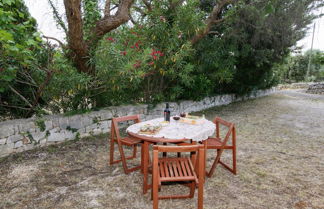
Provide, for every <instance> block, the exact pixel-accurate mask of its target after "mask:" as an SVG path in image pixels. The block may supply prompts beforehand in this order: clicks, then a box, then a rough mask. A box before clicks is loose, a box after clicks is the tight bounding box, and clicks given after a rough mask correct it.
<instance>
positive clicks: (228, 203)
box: [0, 90, 324, 209]
mask: <svg viewBox="0 0 324 209" xmlns="http://www.w3.org/2000/svg"><path fill="white" fill-rule="evenodd" d="M197 114H205V115H206V117H207V118H209V119H212V118H214V117H215V116H221V117H222V118H224V119H225V120H229V121H232V122H234V123H235V124H236V126H237V146H238V161H237V164H238V174H237V175H236V176H234V175H232V174H231V173H230V172H228V171H227V170H225V169H223V168H222V167H218V168H217V169H216V172H215V173H214V175H213V176H212V177H211V178H208V179H206V183H205V193H204V208H207V209H208V208H249V209H250V208H297V209H302V208H324V197H323V194H324V185H323V184H324V163H323V159H324V150H323V147H324V146H323V145H324V96H320V95H308V94H305V93H303V92H301V91H296V90H294V91H281V92H279V93H277V94H273V95H271V96H267V97H263V98H259V99H255V100H249V101H243V102H239V103H234V104H231V105H227V106H222V107H217V108H213V109H210V110H207V111H204V112H200V113H197ZM108 148H109V147H108V145H107V139H106V137H105V136H101V137H96V138H89V139H84V140H81V141H78V142H67V143H65V144H61V145H57V146H51V147H47V148H42V149H39V150H34V151H29V152H25V153H20V154H17V155H12V156H10V157H7V158H3V159H0V168H1V170H0V208H42V209H43V208H44V209H45V208H55V209H57V208H68V209H70V208H112V209H119V208H130V209H135V208H138V209H145V208H152V201H151V199H150V194H146V195H142V175H141V174H140V173H139V172H133V173H131V174H129V175H125V174H124V173H123V170H122V168H121V165H120V164H119V165H114V166H108V164H107V162H108ZM225 154H226V155H225V156H224V157H225V159H226V160H227V159H229V157H230V153H225ZM213 156H214V153H213V152H212V151H209V153H208V164H209V165H210V164H211V163H212V160H213ZM137 162H138V161H137ZM137 162H132V163H134V164H135V163H137ZM180 187H181V186H180ZM173 188H175V190H176V191H178V190H182V189H184V188H183V187H181V188H179V187H170V189H171V190H172V189H173ZM196 197H197V194H196V195H195V198H193V199H185V200H160V201H159V206H160V208H166V209H169V208H173V209H176V208H188V209H189V208H196V205H197V199H196Z"/></svg>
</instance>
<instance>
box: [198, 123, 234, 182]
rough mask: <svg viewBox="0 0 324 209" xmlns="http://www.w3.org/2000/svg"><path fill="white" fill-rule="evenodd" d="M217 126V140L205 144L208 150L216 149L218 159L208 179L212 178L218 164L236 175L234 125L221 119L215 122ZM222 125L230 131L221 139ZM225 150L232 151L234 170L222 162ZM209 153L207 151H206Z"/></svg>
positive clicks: (210, 139)
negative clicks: (229, 142)
mask: <svg viewBox="0 0 324 209" xmlns="http://www.w3.org/2000/svg"><path fill="white" fill-rule="evenodd" d="M213 122H214V123H215V124H216V138H208V139H207V140H205V141H204V142H203V143H204V144H205V147H206V148H207V149H216V158H215V160H214V162H213V165H212V167H211V168H210V170H209V172H206V174H207V176H208V177H211V176H212V175H213V173H214V171H215V169H216V166H217V164H218V163H219V164H221V165H222V166H224V167H225V168H226V169H228V170H229V171H230V172H232V173H233V174H235V175H236V132H235V125H234V123H230V122H227V121H225V120H223V119H221V118H219V117H216V118H215V119H214V121H213ZM220 125H223V126H226V127H227V129H228V131H227V133H226V135H225V137H224V138H222V137H220ZM230 136H232V137H231V138H232V144H231V145H228V141H229V139H230ZM224 150H232V163H233V165H232V168H231V167H230V166H228V165H227V164H225V163H224V162H223V161H221V155H222V153H223V151H224ZM206 152H207V151H206Z"/></svg>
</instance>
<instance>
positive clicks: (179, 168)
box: [159, 158, 198, 184]
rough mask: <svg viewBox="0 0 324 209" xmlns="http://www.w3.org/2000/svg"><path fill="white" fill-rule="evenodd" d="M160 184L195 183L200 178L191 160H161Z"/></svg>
mask: <svg viewBox="0 0 324 209" xmlns="http://www.w3.org/2000/svg"><path fill="white" fill-rule="evenodd" d="M159 171H160V173H159V175H160V176H159V177H160V178H159V181H160V182H159V184H160V183H161V182H166V181H195V182H196V183H197V184H198V178H197V176H196V174H195V171H194V167H193V165H192V162H191V160H190V159H189V158H160V159H159Z"/></svg>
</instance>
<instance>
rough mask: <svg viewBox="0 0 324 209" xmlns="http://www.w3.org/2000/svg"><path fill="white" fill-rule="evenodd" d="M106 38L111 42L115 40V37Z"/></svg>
mask: <svg viewBox="0 0 324 209" xmlns="http://www.w3.org/2000/svg"><path fill="white" fill-rule="evenodd" d="M106 40H107V41H111V42H114V41H115V39H114V38H113V37H108V38H106Z"/></svg>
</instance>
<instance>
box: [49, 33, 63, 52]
mask: <svg viewBox="0 0 324 209" xmlns="http://www.w3.org/2000/svg"><path fill="white" fill-rule="evenodd" d="M43 37H44V38H46V39H51V40H54V41H56V42H57V43H58V44H59V45H60V46H61V48H62V49H65V48H66V46H65V44H63V42H62V41H60V40H58V39H57V38H54V37H51V36H44V35H43Z"/></svg>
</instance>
